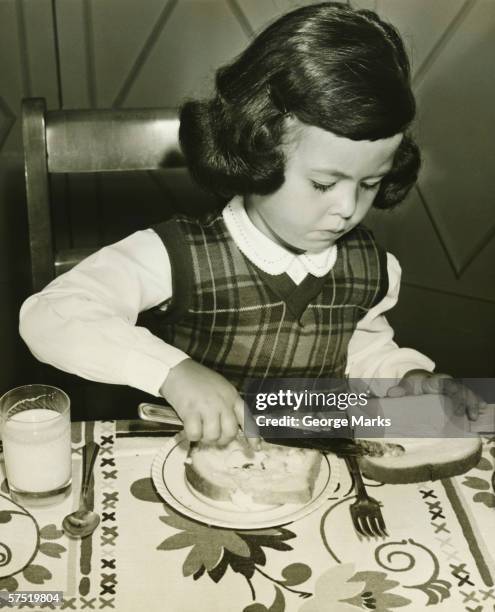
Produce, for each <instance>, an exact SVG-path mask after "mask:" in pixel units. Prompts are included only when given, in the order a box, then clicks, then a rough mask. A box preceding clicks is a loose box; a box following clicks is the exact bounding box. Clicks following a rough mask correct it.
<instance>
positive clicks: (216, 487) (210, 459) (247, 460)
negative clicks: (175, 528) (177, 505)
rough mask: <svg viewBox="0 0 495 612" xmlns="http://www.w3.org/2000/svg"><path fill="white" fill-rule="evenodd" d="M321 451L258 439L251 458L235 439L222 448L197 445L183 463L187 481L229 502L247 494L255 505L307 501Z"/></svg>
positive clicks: (201, 490)
mask: <svg viewBox="0 0 495 612" xmlns="http://www.w3.org/2000/svg"><path fill="white" fill-rule="evenodd" d="M320 464H321V453H320V452H319V451H316V450H311V449H300V448H286V447H283V446H278V445H275V444H269V443H268V442H264V441H262V442H261V445H260V449H259V450H257V451H255V453H254V457H248V456H247V455H246V454H245V450H244V448H243V446H242V445H241V444H240V443H239V441H238V440H233V441H232V442H231V443H230V444H228V445H227V446H225V447H217V446H214V445H206V444H198V445H195V446H194V447H192V449H191V452H190V454H189V457H188V459H187V460H186V463H185V473H186V478H187V480H188V482H189V484H190V485H191V486H192V487H193V488H194V489H196V491H199V493H202V494H203V495H205V496H206V497H209V498H210V499H213V500H217V501H231V500H232V499H233V498H235V497H236V496H237V495H241V496H248V497H249V499H251V500H252V501H253V502H254V503H257V504H286V503H306V502H308V501H309V500H310V499H311V497H312V495H313V489H314V485H315V482H316V479H317V477H318V474H319V471H320Z"/></svg>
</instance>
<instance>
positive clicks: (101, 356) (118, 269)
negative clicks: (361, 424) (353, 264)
mask: <svg viewBox="0 0 495 612" xmlns="http://www.w3.org/2000/svg"><path fill="white" fill-rule="evenodd" d="M258 247H259V249H261V250H262V251H263V245H258ZM258 247H256V244H255V245H254V247H253V248H258ZM278 248H279V249H280V247H278ZM248 255H249V253H248ZM292 258H293V255H292V256H291V257H290V258H288V259H287V270H286V272H287V273H288V274H292V273H293V269H292V268H293V262H292ZM305 263H307V262H305ZM317 263H318V262H317ZM328 265H331V262H330V263H329V264H328ZM266 271H267V272H269V273H273V270H270V269H267V270H266ZM388 274H389V291H388V293H387V295H386V296H385V298H384V299H383V300H382V301H381V302H380V303H379V304H378V305H376V306H375V307H374V308H372V309H371V310H370V311H369V312H368V314H367V315H366V316H365V317H364V318H363V319H362V320H361V321H360V322H359V324H358V326H357V329H356V330H355V332H354V334H353V336H352V338H351V341H350V343H349V349H348V367H347V374H348V376H349V377H351V378H364V379H375V380H377V381H378V380H379V379H393V378H400V377H402V375H403V374H404V373H405V372H407V371H408V370H411V369H415V368H422V369H426V370H432V369H433V368H434V363H433V362H432V361H430V360H429V359H428V358H427V357H425V356H424V355H422V354H421V353H418V352H417V351H415V350H412V349H408V348H399V347H398V346H397V344H396V343H395V342H394V341H393V335H394V334H393V330H392V328H391V327H390V325H389V324H388V322H387V320H386V318H385V316H384V313H385V312H387V311H388V310H389V309H390V308H392V307H393V306H394V305H395V303H396V302H397V297H398V292H399V285H400V274H401V271H400V266H399V263H398V262H397V260H396V259H395V257H393V256H392V255H389V256H388ZM297 280H299V281H300V279H295V282H297ZM171 295H172V278H171V267H170V260H169V257H168V253H167V250H166V248H165V246H164V245H163V243H162V241H161V239H160V238H159V237H158V235H157V234H156V233H155V232H154V231H153V230H151V229H149V230H144V231H141V232H136V233H135V234H132V235H131V236H129V237H128V238H125V239H124V240H121V241H120V242H118V243H116V244H113V245H111V246H108V247H105V248H103V249H101V250H100V251H98V252H97V253H95V254H94V255H92V256H90V257H88V258H87V259H85V260H84V261H83V262H81V263H80V264H79V265H78V266H76V267H75V268H74V269H72V270H71V271H69V272H67V273H66V274H64V275H62V276H60V277H59V278H57V279H56V280H54V281H53V282H52V283H50V284H49V285H48V286H47V287H46V288H45V289H44V290H43V291H41V292H40V293H38V294H35V295H33V296H31V297H30V298H28V299H27V300H26V301H25V303H24V304H23V306H22V308H21V313H20V333H21V336H22V337H23V339H24V340H25V342H26V344H27V345H28V346H29V348H30V350H31V351H32V353H33V354H34V355H35V356H36V357H37V358H38V359H39V360H40V361H43V362H46V363H49V364H51V365H53V366H55V367H57V368H59V369H62V370H65V371H68V372H71V373H74V374H77V375H79V376H82V377H83V378H87V379H90V380H95V381H99V382H106V383H113V384H124V385H129V386H132V387H136V388H138V389H141V390H143V391H146V392H148V393H151V394H153V395H159V388H160V386H161V385H162V383H163V381H164V380H165V378H166V376H167V374H168V372H169V371H170V369H171V368H172V367H174V366H175V365H177V364H178V363H180V361H182V360H183V359H185V358H187V355H186V354H185V353H183V352H182V351H180V350H178V349H176V348H175V347H173V346H170V345H168V344H166V343H165V342H163V341H162V340H161V339H159V338H157V337H156V336H154V335H153V334H151V333H150V332H149V331H148V330H147V329H145V328H142V327H136V325H135V323H136V320H137V317H138V314H139V313H140V312H141V311H143V310H147V309H149V308H152V307H154V306H157V305H159V304H161V303H162V302H164V301H165V300H167V299H169V298H170V297H171ZM373 391H374V392H375V393H376V394H378V395H381V394H383V391H380V390H379V389H373Z"/></svg>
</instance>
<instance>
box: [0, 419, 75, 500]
mask: <svg viewBox="0 0 495 612" xmlns="http://www.w3.org/2000/svg"><path fill="white" fill-rule="evenodd" d="M2 441H3V450H4V458H5V469H6V472H7V479H8V481H9V486H10V488H11V489H12V490H19V491H27V492H31V493H43V492H48V491H54V490H56V489H59V488H61V487H63V486H64V485H66V484H67V483H69V482H70V479H71V467H72V465H71V446H70V418H69V416H68V414H65V415H64V414H60V413H59V412H57V411H55V410H50V409H48V408H29V409H26V410H22V411H21V412H18V413H16V414H14V415H12V416H10V417H9V418H8V419H7V420H6V421H5V422H4V425H3V431H2Z"/></svg>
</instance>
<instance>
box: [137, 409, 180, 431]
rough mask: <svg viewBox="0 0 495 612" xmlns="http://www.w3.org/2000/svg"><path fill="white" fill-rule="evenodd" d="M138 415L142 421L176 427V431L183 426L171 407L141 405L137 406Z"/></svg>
mask: <svg viewBox="0 0 495 612" xmlns="http://www.w3.org/2000/svg"><path fill="white" fill-rule="evenodd" d="M138 414H139V418H141V419H142V420H143V421H154V422H156V423H166V424H167V425H177V429H182V427H183V425H184V424H183V423H182V419H181V418H180V417H179V416H178V414H177V413H176V412H175V410H174V409H173V408H172V406H164V405H162V404H148V403H143V404H139V406H138Z"/></svg>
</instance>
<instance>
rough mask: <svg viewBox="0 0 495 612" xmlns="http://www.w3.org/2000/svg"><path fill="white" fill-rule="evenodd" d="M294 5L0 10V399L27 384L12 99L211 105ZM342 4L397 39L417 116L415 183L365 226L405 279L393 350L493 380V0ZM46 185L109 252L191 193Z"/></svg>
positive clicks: (207, 0) (22, 238)
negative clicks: (246, 53)
mask: <svg viewBox="0 0 495 612" xmlns="http://www.w3.org/2000/svg"><path fill="white" fill-rule="evenodd" d="M302 4H308V2H297V1H291V0H168V1H167V0H139V1H136V0H0V249H1V259H0V291H1V293H2V297H3V299H2V300H1V302H0V303H1V306H0V340H1V345H2V349H3V358H2V368H0V392H3V391H4V390H5V389H6V388H8V387H10V386H12V385H14V384H18V383H22V382H27V380H28V379H29V376H30V373H29V367H30V366H31V365H32V363H33V361H32V359H31V358H30V356H29V355H28V352H27V351H26V350H25V348H24V347H23V345H22V343H21V342H20V340H19V339H18V337H17V331H16V327H17V311H18V308H19V304H20V301H21V300H22V299H23V297H24V296H25V295H26V292H27V276H26V270H27V234H26V218H25V213H24V192H23V173H22V144H21V136H20V125H19V115H20V100H21V98H22V97H23V96H44V97H46V99H47V101H48V106H49V107H50V108H58V107H64V108H78V107H139V106H172V107H175V106H177V105H178V104H180V102H181V101H182V100H183V99H184V98H186V97H189V96H194V95H202V94H206V93H207V92H208V91H209V90H210V88H211V82H212V76H213V74H214V70H215V68H216V67H217V66H218V65H220V64H222V63H223V62H225V61H227V60H228V59H229V58H231V57H232V56H233V55H234V54H236V53H238V52H239V51H241V49H243V48H244V46H245V45H246V43H247V42H248V41H249V40H250V38H251V37H252V36H253V34H254V33H255V32H256V31H259V29H260V28H261V27H263V25H264V24H266V23H267V22H268V21H270V20H272V19H273V18H274V17H275V16H277V15H278V14H281V13H283V12H286V11H287V10H289V9H291V8H294V7H296V6H299V5H302ZM352 4H354V5H355V6H360V7H363V8H371V9H374V10H377V11H378V12H379V13H380V14H381V15H382V16H384V17H385V18H387V19H389V20H390V21H391V22H392V23H394V24H395V25H396V26H397V27H398V28H399V30H400V31H401V33H402V34H403V36H404V38H405V41H406V44H407V46H408V49H409V50H410V54H411V58H412V65H413V70H414V87H415V91H416V93H417V99H418V106H419V116H418V121H417V122H416V125H415V128H414V129H415V132H416V134H417V138H418V140H419V142H420V144H421V145H422V150H423V153H424V166H423V169H422V173H421V178H420V181H419V183H418V186H417V188H416V189H415V190H414V192H413V193H412V194H411V195H410V197H409V198H408V200H407V202H406V203H405V204H404V205H403V206H401V207H400V208H399V209H398V210H396V211H393V212H387V213H384V212H380V213H373V215H372V217H371V219H370V224H371V225H372V227H373V229H374V230H375V233H376V234H377V235H378V236H379V238H380V239H381V240H382V242H383V243H384V244H385V246H387V248H388V249H389V250H391V251H392V252H393V253H395V254H396V255H397V256H398V257H399V259H400V261H401V263H402V266H403V270H404V274H403V280H404V283H403V290H402V296H401V301H400V304H399V305H398V306H397V307H396V309H395V310H394V312H393V313H392V314H391V315H390V319H391V321H392V322H393V324H394V326H395V328H396V330H397V339H398V341H399V342H400V343H401V344H408V345H412V346H415V347H417V348H420V349H421V350H424V351H425V352H427V353H428V354H429V355H430V356H432V358H433V359H435V360H436V361H437V364H438V368H439V369H440V370H443V371H449V372H451V373H453V374H455V375H458V376H494V375H495V351H494V348H493V345H494V339H495V316H494V313H495V266H494V259H495V214H494V210H495V207H494V191H495V190H494V182H495V172H493V167H494V162H495V152H494V151H495V149H494V147H493V142H494V141H495V133H494V131H495V121H494V111H493V109H494V108H495V104H494V102H495V80H494V79H493V57H495V31H494V30H495V1H493V0H356V1H355V2H353V3H352ZM131 184H132V188H130V185H131ZM54 187H55V191H56V193H57V197H58V200H59V202H58V206H57V219H58V220H59V224H60V227H64V228H66V227H68V228H69V229H70V233H69V238H68V239H67V240H69V241H71V242H72V243H74V244H79V245H81V246H84V245H86V244H90V243H92V242H93V241H94V240H95V239H96V240H98V241H99V242H100V243H102V244H103V243H106V242H109V241H111V240H113V239H115V238H118V237H120V236H122V235H124V234H125V233H126V232H127V231H129V230H130V229H133V228H138V227H141V226H142V225H143V224H146V223H147V222H148V219H151V220H155V219H156V218H158V217H160V216H162V215H163V216H165V215H167V214H169V213H170V212H171V211H172V210H174V209H175V208H177V207H180V206H181V202H183V201H184V200H187V201H188V204H190V203H191V201H193V200H194V199H195V198H199V197H200V196H199V195H198V192H197V190H194V189H193V188H191V186H190V185H189V183H188V181H187V178H186V177H185V176H184V175H183V174H181V173H175V174H172V175H166V176H161V177H154V178H153V177H141V178H140V179H139V180H135V179H131V178H129V177H123V178H119V179H115V178H111V179H109V178H107V179H106V180H104V181H95V180H94V179H91V178H89V179H86V180H81V178H78V179H77V180H76V179H74V178H73V177H64V178H63V179H61V181H59V182H58V184H56V185H55V186H54ZM136 203H137V204H138V206H136ZM143 203H145V205H144V209H145V210H146V215H147V216H146V220H144V218H143V217H142V211H143ZM82 205H84V209H83V208H82ZM136 210H139V214H136V212H135V211H136ZM133 211H134V212H133Z"/></svg>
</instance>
